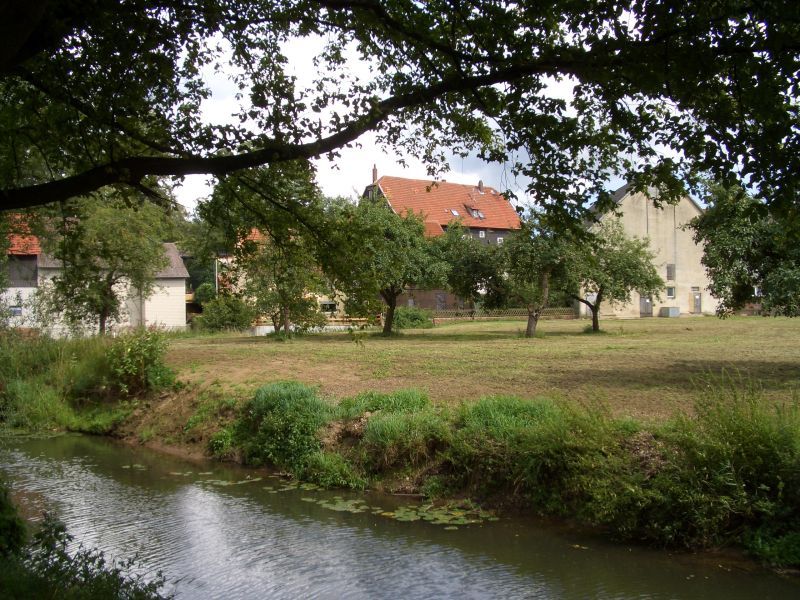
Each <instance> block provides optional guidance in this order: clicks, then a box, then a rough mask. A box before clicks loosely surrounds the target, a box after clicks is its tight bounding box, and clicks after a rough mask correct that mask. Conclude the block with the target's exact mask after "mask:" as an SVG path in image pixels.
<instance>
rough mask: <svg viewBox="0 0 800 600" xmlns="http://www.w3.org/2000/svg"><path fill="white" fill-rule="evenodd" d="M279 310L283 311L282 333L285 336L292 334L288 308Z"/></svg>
mask: <svg viewBox="0 0 800 600" xmlns="http://www.w3.org/2000/svg"><path fill="white" fill-rule="evenodd" d="M281 312H282V313H283V334H284V335H285V336H286V337H289V336H291V335H292V329H291V322H290V321H289V310H288V309H283V310H282V311H281Z"/></svg>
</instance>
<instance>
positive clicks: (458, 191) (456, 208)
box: [376, 176, 520, 237]
mask: <svg viewBox="0 0 800 600" xmlns="http://www.w3.org/2000/svg"><path fill="white" fill-rule="evenodd" d="M376 184H377V185H378V187H379V188H380V190H381V192H382V193H383V195H384V196H385V197H386V199H387V200H388V202H389V205H390V206H391V207H392V210H394V212H396V213H397V214H408V213H409V212H412V211H413V212H414V213H415V214H422V215H424V216H423V218H424V220H425V235H427V236H429V237H435V236H437V235H442V233H443V230H442V226H443V225H444V226H446V225H447V224H448V223H450V222H451V221H456V220H459V219H460V221H461V224H462V225H463V226H464V227H473V228H479V229H506V230H507V229H519V227H520V222H519V215H518V214H517V211H516V210H515V209H514V207H513V206H512V205H511V203H510V202H509V201H508V200H506V199H505V197H504V196H503V195H502V194H501V193H500V192H498V191H497V190H495V189H493V188H490V187H487V186H482V188H479V187H478V186H474V185H465V184H461V183H449V182H446V181H438V182H435V181H430V180H425V179H405V178H403V177H388V176H384V177H381V178H380V179H378V181H377V182H376Z"/></svg>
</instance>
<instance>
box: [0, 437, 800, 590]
mask: <svg viewBox="0 0 800 600" xmlns="http://www.w3.org/2000/svg"><path fill="white" fill-rule="evenodd" d="M0 469H2V470H3V471H4V472H5V474H6V476H7V477H8V478H9V479H10V480H11V484H12V489H13V494H14V496H15V498H17V499H18V500H19V501H20V502H21V503H22V504H23V505H24V507H25V509H26V512H28V514H32V515H36V514H40V513H41V511H42V510H44V509H48V510H52V511H54V512H55V513H56V514H57V515H58V516H59V517H60V518H61V520H62V521H64V522H65V523H66V525H67V528H68V530H69V531H70V533H72V534H73V535H74V536H75V539H76V542H80V543H82V544H84V545H86V546H91V547H96V548H99V549H101V550H103V551H104V552H106V553H107V554H110V555H113V556H117V557H120V558H123V557H130V556H134V555H136V556H137V558H138V561H139V565H140V567H139V568H140V569H142V570H143V571H145V572H148V573H150V572H152V573H154V572H155V571H157V570H158V569H161V570H162V571H163V572H164V575H165V576H166V578H167V581H168V585H167V588H166V591H168V592H172V593H175V594H176V595H177V597H178V598H191V599H196V598H293V599H294V598H392V599H400V598H454V597H456V598H459V599H468V598H504V599H507V598H548V599H550V598H558V599H561V598H570V599H571V598H575V599H578V598H580V599H584V598H609V599H610V598H614V599H618V598H619V599H622V598H659V599H660V598H697V599H704V600H713V599H717V598H718V599H725V600H734V599H738V598H742V599H745V598H747V599H752V598H757V599H758V600H767V599H770V598H800V581H798V580H797V579H790V578H783V577H780V576H778V575H775V574H773V573H769V572H764V571H760V570H756V571H755V572H753V571H752V570H744V569H742V568H740V567H737V566H736V563H734V562H731V561H728V560H725V559H721V558H718V557H717V558H713V557H692V556H686V555H676V556H673V555H670V554H668V553H666V552H656V551H650V550H647V549H642V548H632V547H628V546H623V545H610V544H607V543H605V542H602V541H599V540H597V539H595V538H587V537H586V536H583V535H581V534H577V533H573V532H570V531H569V530H566V531H565V530H560V531H554V530H553V528H552V527H546V526H543V525H542V524H539V523H537V522H536V521H533V520H522V519H501V520H499V521H495V522H492V521H483V522H481V523H479V524H469V525H463V524H462V525H457V526H454V525H452V523H451V524H450V525H449V527H448V528H445V525H435V524H432V523H430V522H428V521H424V520H418V521H411V522H402V521H398V520H396V519H393V518H391V517H390V516H387V515H386V514H383V513H388V514H392V513H393V514H399V515H403V514H405V515H408V514H409V513H408V511H407V510H405V509H403V508H402V507H401V503H403V504H407V502H405V501H402V500H399V499H397V498H393V497H387V496H379V495H356V494H349V495H347V494H342V493H341V492H323V491H318V490H309V489H302V488H298V487H295V486H287V485H286V482H285V481H283V480H280V479H277V478H270V477H267V476H264V475H261V474H259V473H257V472H254V471H247V470H243V469H239V468H233V467H226V466H221V465H218V464H206V463H192V462H187V461H182V460H179V459H175V458H172V457H168V456H164V455H162V454H157V453H154V452H151V451H147V450H144V449H135V448H129V447H126V446H121V445H118V444H116V443H114V442H113V441H110V440H105V439H101V438H90V437H82V436H60V437H55V438H50V439H10V440H9V439H5V440H3V441H0ZM259 477H261V478H260V479H259ZM287 488H288V489H287ZM337 496H338V497H337ZM348 500H350V504H349V505H350V506H352V505H355V506H356V507H359V506H361V507H364V510H363V512H357V513H351V512H347V511H346V510H341V509H342V507H344V506H346V505H348V504H347V501H348ZM356 500H358V501H359V502H358V503H355V504H354V501H356ZM321 502H322V503H321ZM335 508H339V509H340V510H334V509H335ZM398 508H400V509H401V510H400V511H399V512H398ZM412 508H413V506H412ZM410 514H415V513H413V511H412V512H411V513H410ZM456 527H457V528H456Z"/></svg>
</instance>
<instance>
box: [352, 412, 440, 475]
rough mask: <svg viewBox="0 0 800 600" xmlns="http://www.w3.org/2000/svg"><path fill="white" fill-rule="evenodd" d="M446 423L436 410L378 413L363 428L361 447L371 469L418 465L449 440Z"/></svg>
mask: <svg viewBox="0 0 800 600" xmlns="http://www.w3.org/2000/svg"><path fill="white" fill-rule="evenodd" d="M450 437H451V429H450V424H449V423H448V422H447V420H446V419H444V418H443V417H442V416H441V415H440V414H439V413H437V412H435V411H433V410H431V409H428V410H424V411H422V412H398V413H385V414H384V413H378V414H376V415H374V416H372V417H371V418H370V419H369V420H368V421H367V424H366V427H365V428H364V437H363V439H362V447H363V448H364V449H365V450H366V453H367V456H368V457H369V460H368V462H369V463H370V464H371V465H372V467H373V468H374V469H377V470H383V469H389V468H392V467H404V466H409V465H410V466H418V465H420V464H422V463H423V462H425V461H426V460H428V459H430V458H431V457H432V456H433V455H434V454H435V452H436V450H437V449H439V448H442V447H443V446H445V445H446V444H448V443H449V440H450Z"/></svg>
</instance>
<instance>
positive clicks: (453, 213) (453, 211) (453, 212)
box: [450, 208, 461, 217]
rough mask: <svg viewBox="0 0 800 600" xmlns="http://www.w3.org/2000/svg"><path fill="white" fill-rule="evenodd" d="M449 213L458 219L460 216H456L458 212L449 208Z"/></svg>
mask: <svg viewBox="0 0 800 600" xmlns="http://www.w3.org/2000/svg"><path fill="white" fill-rule="evenodd" d="M450 212H451V213H452V215H453V216H454V217H460V216H461V215H459V214H458V211H457V210H456V209H455V208H451V209H450Z"/></svg>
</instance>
